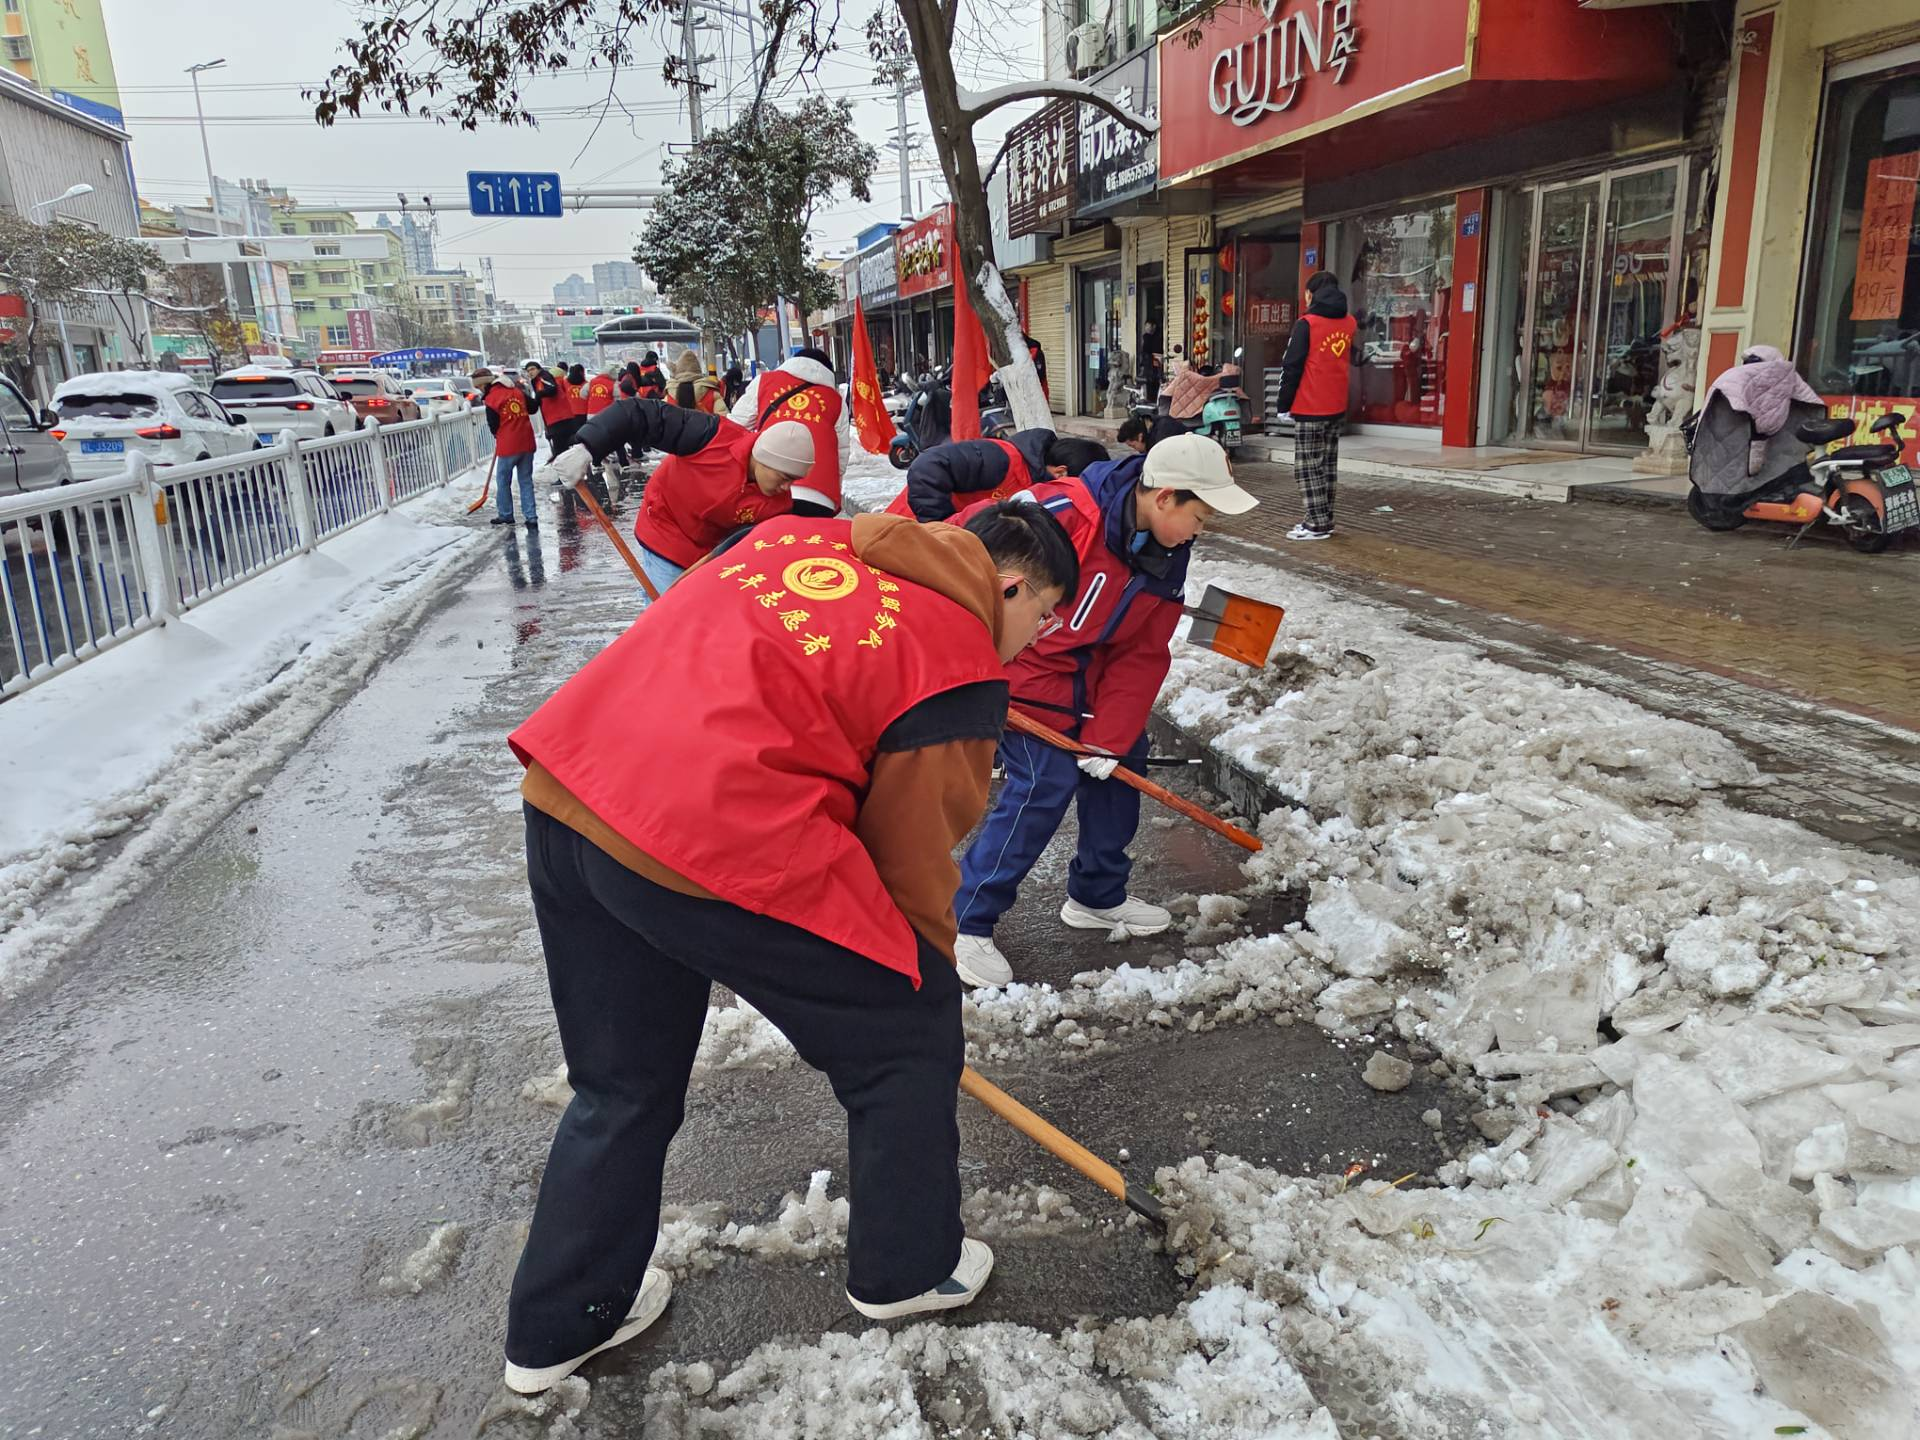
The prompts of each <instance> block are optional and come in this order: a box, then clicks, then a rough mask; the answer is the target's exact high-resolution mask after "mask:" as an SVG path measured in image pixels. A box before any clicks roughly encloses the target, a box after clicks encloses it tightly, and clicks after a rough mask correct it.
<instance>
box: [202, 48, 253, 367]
mask: <svg viewBox="0 0 1920 1440" xmlns="http://www.w3.org/2000/svg"><path fill="white" fill-rule="evenodd" d="M226 63H227V62H226V61H225V60H206V61H202V62H201V63H200V64H198V65H189V66H188V67H187V74H189V75H191V76H192V77H193V113H194V116H195V117H196V118H197V119H198V120H199V122H200V158H201V159H203V160H205V161H206V162H207V208H208V209H209V210H211V211H212V212H213V228H214V232H215V233H216V234H219V235H225V234H226V233H227V222H226V218H225V217H224V216H223V215H221V213H220V186H219V183H218V182H217V181H216V180H215V179H214V178H213V147H212V146H210V145H208V144H207V112H206V111H205V110H204V109H203V108H202V107H201V104H200V72H201V71H202V70H218V69H219V68H220V67H221V66H223V65H225V64H226ZM246 231H247V227H246V226H245V225H242V226H241V227H240V233H241V234H243V235H244V234H246ZM220 278H221V280H222V281H224V282H225V284H226V287H227V317H228V318H229V319H230V320H232V321H233V322H234V324H236V325H238V324H239V323H240V316H239V313H238V307H237V306H236V305H235V304H234V299H233V271H232V270H231V269H230V268H229V267H228V266H226V265H224V264H223V265H221V267H220ZM240 348H241V350H242V351H244V350H245V349H246V346H245V345H242V346H241V347H240Z"/></svg>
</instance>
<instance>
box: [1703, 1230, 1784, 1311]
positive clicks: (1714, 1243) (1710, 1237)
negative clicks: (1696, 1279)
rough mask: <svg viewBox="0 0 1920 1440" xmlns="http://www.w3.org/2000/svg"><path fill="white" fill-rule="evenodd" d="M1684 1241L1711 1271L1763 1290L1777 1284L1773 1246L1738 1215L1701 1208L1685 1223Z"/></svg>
mask: <svg viewBox="0 0 1920 1440" xmlns="http://www.w3.org/2000/svg"><path fill="white" fill-rule="evenodd" d="M1687 1244H1688V1246H1689V1247H1691V1249H1692V1250H1693V1252H1694V1254H1695V1255H1696V1256H1698V1257H1699V1259H1700V1263H1701V1264H1702V1265H1704V1266H1705V1267H1706V1270H1707V1273H1708V1274H1710V1275H1718V1276H1720V1277H1721V1278H1722V1279H1726V1280H1731V1281H1732V1282H1733V1283H1734V1284H1735V1285H1740V1286H1744V1287H1746V1288H1748V1289H1752V1290H1760V1291H1762V1292H1768V1293H1770V1292H1772V1291H1774V1290H1777V1289H1779V1288H1780V1281H1779V1279H1778V1278H1777V1277H1776V1276H1775V1275H1774V1273H1773V1250H1772V1248H1771V1247H1770V1246H1769V1245H1768V1244H1767V1242H1766V1240H1765V1239H1764V1238H1762V1236H1761V1235H1760V1233H1759V1232H1758V1231H1757V1230H1755V1229H1754V1228H1753V1227H1752V1226H1751V1225H1749V1224H1747V1222H1746V1221H1744V1220H1742V1219H1740V1218H1739V1217H1738V1216H1735V1215H1729V1214H1728V1213H1727V1212H1726V1211H1724V1210H1702V1211H1701V1212H1700V1213H1699V1214H1697V1215H1695V1216H1694V1217H1693V1219H1692V1220H1690V1221H1689V1222H1688V1223H1687Z"/></svg>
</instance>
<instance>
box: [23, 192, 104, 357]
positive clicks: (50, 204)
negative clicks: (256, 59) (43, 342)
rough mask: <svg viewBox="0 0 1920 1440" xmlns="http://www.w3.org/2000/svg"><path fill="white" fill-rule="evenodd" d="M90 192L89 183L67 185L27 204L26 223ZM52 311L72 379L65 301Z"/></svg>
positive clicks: (71, 343)
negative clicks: (55, 193)
mask: <svg viewBox="0 0 1920 1440" xmlns="http://www.w3.org/2000/svg"><path fill="white" fill-rule="evenodd" d="M92 193H93V187H92V186H91V185H69V186H68V187H67V188H66V189H65V190H64V191H62V192H61V193H60V194H58V195H56V196H54V197H53V198H52V199H51V200H42V201H41V202H40V203H39V204H38V205H29V206H28V207H27V223H28V224H30V225H37V224H39V223H40V222H39V221H38V220H37V219H35V218H34V217H35V216H36V215H37V214H38V213H39V212H40V211H42V210H45V211H47V212H48V213H49V215H51V213H52V212H53V210H54V208H55V207H56V206H59V205H64V204H65V203H66V202H67V201H69V200H78V199H79V198H80V197H81V196H82V195H91V194H92ZM53 313H54V315H55V316H56V317H57V318H58V319H59V321H60V360H61V363H62V364H64V365H65V366H66V367H67V378H68V379H72V378H73V372H74V370H75V369H76V368H77V367H76V366H75V364H74V360H73V342H72V341H71V340H69V339H68V338H67V305H66V302H65V301H64V300H63V301H61V302H60V303H59V304H57V305H55V306H54V307H53Z"/></svg>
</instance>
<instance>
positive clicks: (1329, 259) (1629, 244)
mask: <svg viewBox="0 0 1920 1440" xmlns="http://www.w3.org/2000/svg"><path fill="white" fill-rule="evenodd" d="M1693 8H1695V7H1681V6H1661V7H1655V8H1652V9H1625V10H1588V9H1584V8H1582V7H1580V6H1578V5H1576V4H1574V3H1572V0H1419V3H1415V0H1278V3H1267V4H1257V5H1251V6H1244V7H1223V8H1221V9H1219V10H1216V11H1215V12H1213V13H1212V14H1210V15H1208V16H1205V17H1202V18H1201V19H1199V20H1196V21H1194V22H1191V23H1190V24H1189V25H1187V26H1184V27H1181V28H1180V29H1177V30H1174V31H1171V32H1169V33H1168V34H1167V35H1165V36H1163V37H1162V38H1161V40H1160V43H1159V73H1160V107H1161V115H1162V117H1163V120H1164V124H1163V129H1162V132H1161V136H1160V170H1161V185H1162V187H1163V188H1169V189H1172V190H1173V191H1176V192H1178V191H1183V190H1185V191H1194V190H1201V191H1205V192H1209V194H1210V198H1211V202H1212V204H1211V208H1212V211H1213V215H1214V217H1215V220H1216V222H1217V223H1214V224H1212V225H1210V226H1208V227H1204V228H1203V232H1202V244H1201V246H1200V248H1199V249H1198V250H1197V251H1196V250H1190V251H1189V252H1188V254H1187V257H1186V265H1187V275H1188V283H1187V285H1186V287H1185V294H1186V295H1187V297H1188V306H1187V311H1188V313H1187V314H1186V315H1185V316H1184V317H1183V318H1184V320H1185V322H1186V325H1187V330H1186V338H1187V339H1188V341H1189V343H1190V344H1191V343H1192V341H1193V339H1194V337H1195V336H1196V334H1197V335H1198V337H1199V340H1200V350H1201V353H1203V354H1208V356H1209V358H1213V359H1224V358H1226V356H1227V355H1228V354H1230V353H1231V350H1232V349H1234V348H1240V349H1243V350H1244V351H1245V352H1246V356H1247V361H1246V365H1247V383H1248V386H1249V389H1250V391H1252V392H1253V393H1254V394H1255V396H1256V408H1258V401H1259V397H1260V395H1261V392H1262V390H1263V389H1264V388H1266V387H1267V385H1268V384H1269V383H1270V381H1271V379H1272V374H1273V372H1274V370H1275V368H1276V367H1277V363H1278V355H1279V350H1280V348H1281V345H1282V343H1283V336H1284V331H1285V327H1286V326H1287V325H1289V324H1290V323H1291V319H1292V317H1293V315H1294V314H1295V313H1297V307H1298V304H1299V295H1300V286H1301V285H1302V284H1303V282H1304V280H1305V278H1306V276H1307V275H1309V274H1311V273H1312V272H1314V271H1315V270H1320V269H1327V270H1331V271H1333V272H1334V273H1335V275H1336V276H1337V277H1338V279H1339V280H1340V282H1341V285H1342V287H1343V288H1345V289H1346V290H1347V291H1348V294H1349V299H1350V302H1351V304H1352V308H1353V311H1354V313H1355V315H1356V317H1357V318H1358V319H1359V321H1360V345H1359V347H1358V353H1359V355H1360V358H1361V363H1360V364H1359V365H1358V366H1357V368H1356V371H1355V375H1354V380H1353V385H1352V392H1351V395H1350V404H1349V415H1350V418H1351V419H1352V420H1353V421H1355V422H1356V423H1358V424H1360V425H1363V426H1369V427H1376V426H1377V427H1383V428H1385V429H1389V430H1391V431H1394V432H1401V431H1404V432H1406V433H1408V434H1409V435H1410V436H1419V437H1424V438H1426V439H1427V440H1429V441H1431V440H1434V439H1438V440H1439V441H1440V442H1441V443H1444V444H1446V445H1455V446H1463V445H1473V444H1524V445H1542V446H1550V447H1559V448H1567V449H1582V450H1601V451H1631V450H1634V449H1636V448H1641V447H1643V446H1644V444H1645V423H1646V415H1647V412H1648V410H1649V409H1650V408H1651V401H1652V394H1653V390H1654V387H1655V385H1656V384H1657V381H1658V378H1659V375H1660V371H1661V369H1662V366H1663V363H1665V362H1664V361H1663V356H1670V355H1671V351H1672V350H1673V349H1674V348H1675V347H1676V346H1678V345H1680V344H1682V343H1685V342H1686V340H1687V339H1688V337H1685V336H1682V337H1681V339H1680V340H1678V341H1676V340H1675V338H1674V337H1675V336H1676V335H1680V334H1681V332H1682V331H1684V330H1685V329H1686V328H1687V326H1688V323H1689V319H1690V317H1693V318H1694V319H1695V323H1697V312H1698V308H1699V298H1700V292H1701V291H1702V290H1703V289H1704V278H1705V264H1706V243H1705V239H1704V236H1705V230H1706V227H1704V226H1702V225H1701V224H1699V223H1698V222H1699V217H1700V211H1701V203H1700V192H1701V188H1702V187H1701V184H1700V181H1701V178H1702V176H1703V175H1704V174H1706V173H1707V170H1708V167H1707V166H1705V165H1704V164H1702V163H1701V157H1702V155H1703V154H1704V153H1705V152H1706V151H1707V150H1709V149H1710V147H1711V138H1710V137H1708V138H1706V139H1705V140H1704V141H1703V139H1702V138H1701V136H1700V135H1699V134H1697V133H1696V131H1697V130H1698V128H1699V127H1697V126H1696V125H1695V124H1694V123H1693V117H1694V114H1695V112H1696V111H1697V109H1698V107H1699V105H1700V103H1701V102H1700V90H1699V87H1698V85H1697V84H1696V85H1695V86H1694V87H1693V88H1692V89H1691V90H1690V89H1689V88H1688V87H1687V85H1686V84H1685V83H1684V82H1683V81H1682V79H1681V74H1682V71H1681V66H1680V63H1679V62H1680V59H1681V57H1682V56H1683V55H1686V54H1687V53H1689V52H1688V46H1689V45H1690V44H1697V45H1699V46H1700V47H1701V48H1703V49H1710V48H1711V45H1712V43H1713V40H1712V37H1711V35H1710V34H1709V32H1708V22H1706V21H1704V20H1698V19H1689V18H1688V17H1687V15H1686V14H1685V12H1687V11H1689V10H1691V9H1693ZM1676 17H1678V18H1676ZM1196 31H1197V32H1198V40H1197V43H1196V41H1195V32H1196ZM1695 68H1696V69H1697V67H1695ZM1263 198H1267V199H1271V200H1273V201H1275V202H1276V203H1277V204H1279V205H1280V206H1281V207H1283V208H1280V209H1278V210H1277V211H1276V210H1275V209H1274V206H1273V205H1272V204H1268V205H1265V206H1263V204H1262V200H1263ZM1248 214H1255V215H1258V217H1259V218H1258V219H1257V221H1249V222H1245V223H1236V222H1237V217H1239V216H1243V215H1248ZM1169 263H1173V260H1172V257H1171V256H1170V257H1169ZM1269 428H1271V426H1269Z"/></svg>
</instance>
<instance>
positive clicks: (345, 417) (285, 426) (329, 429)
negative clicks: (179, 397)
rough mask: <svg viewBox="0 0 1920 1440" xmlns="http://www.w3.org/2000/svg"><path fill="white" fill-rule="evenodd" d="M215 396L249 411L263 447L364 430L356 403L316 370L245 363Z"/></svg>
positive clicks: (218, 387)
mask: <svg viewBox="0 0 1920 1440" xmlns="http://www.w3.org/2000/svg"><path fill="white" fill-rule="evenodd" d="M213 398H214V399H216V400H218V401H219V402H220V403H221V404H222V405H225V406H226V407H227V409H229V410H231V411H233V412H234V413H235V414H238V415H244V416H246V417H247V421H248V423H249V424H251V425H252V426H253V428H254V430H255V432H256V433H258V435H259V436H260V443H261V444H262V445H278V444H281V443H282V442H283V441H285V440H287V439H289V438H291V437H293V436H298V437H299V438H300V439H302V440H318V439H321V438H322V437H323V436H327V435H347V434H350V433H352V432H353V431H355V430H358V429H359V428H360V417H359V416H357V415H355V414H354V413H353V406H351V405H349V404H348V403H347V402H346V401H345V400H342V399H341V398H340V395H339V393H338V392H337V391H336V390H335V389H334V388H333V386H331V385H329V384H328V383H327V382H326V381H325V380H323V379H321V378H320V375H319V373H318V372H316V371H313V370H277V369H269V368H268V367H266V366H258V365H255V366H249V365H242V366H241V367H240V368H239V369H237V370H229V371H227V373H226V374H224V375H222V376H221V377H220V378H219V379H218V380H216V381H214V382H213Z"/></svg>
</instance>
